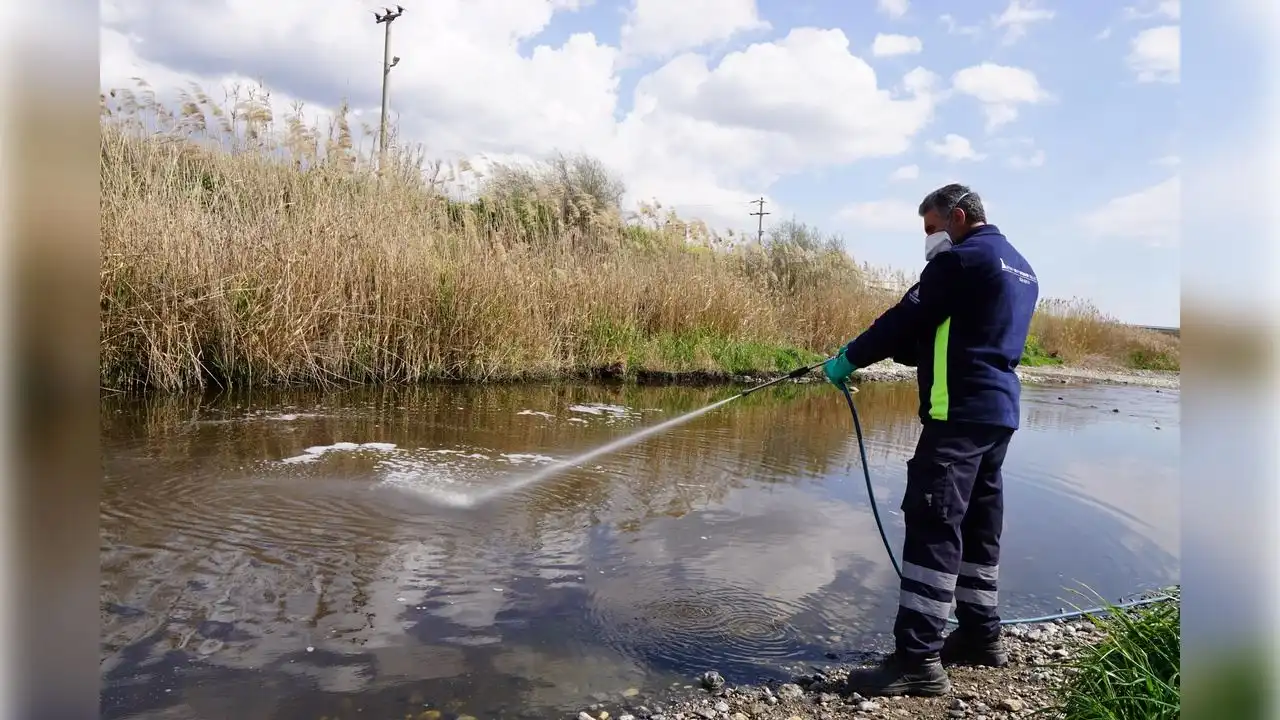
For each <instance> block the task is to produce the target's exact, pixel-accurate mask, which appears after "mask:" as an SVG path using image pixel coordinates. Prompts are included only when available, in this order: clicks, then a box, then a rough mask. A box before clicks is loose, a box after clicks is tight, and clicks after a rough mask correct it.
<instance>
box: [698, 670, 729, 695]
mask: <svg viewBox="0 0 1280 720" xmlns="http://www.w3.org/2000/svg"><path fill="white" fill-rule="evenodd" d="M702 687H704V688H706V689H708V690H719V689H720V688H722V687H724V678H723V677H721V676H720V673H718V672H716V671H715V670H708V671H707V672H704V673H702Z"/></svg>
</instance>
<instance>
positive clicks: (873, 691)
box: [845, 652, 951, 696]
mask: <svg viewBox="0 0 1280 720" xmlns="http://www.w3.org/2000/svg"><path fill="white" fill-rule="evenodd" d="M845 689H846V693H855V692H856V693H858V694H860V695H867V696H875V695H881V696H883V695H926V696H936V695H946V694H947V693H949V692H951V678H949V677H947V671H946V670H943V669H942V662H941V660H940V659H939V657H938V656H937V655H934V656H932V657H929V658H924V659H913V658H907V657H905V656H903V655H902V654H901V653H898V652H895V653H893V654H892V655H889V656H888V657H886V658H885V659H884V660H883V661H882V662H881V663H880V664H879V665H876V666H874V667H870V668H856V669H854V670H852V671H850V672H849V680H848V682H847V684H846V685H845Z"/></svg>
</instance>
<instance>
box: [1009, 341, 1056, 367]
mask: <svg viewBox="0 0 1280 720" xmlns="http://www.w3.org/2000/svg"><path fill="white" fill-rule="evenodd" d="M1019 364H1021V365H1022V366H1023V367H1044V366H1046V365H1061V364H1062V359H1061V358H1059V357H1058V354H1057V353H1055V352H1050V351H1048V350H1046V349H1045V347H1044V345H1042V344H1041V343H1040V338H1038V337H1036V336H1035V335H1028V336H1027V344H1026V345H1025V346H1024V347H1023V348H1022V359H1021V360H1020V361H1019Z"/></svg>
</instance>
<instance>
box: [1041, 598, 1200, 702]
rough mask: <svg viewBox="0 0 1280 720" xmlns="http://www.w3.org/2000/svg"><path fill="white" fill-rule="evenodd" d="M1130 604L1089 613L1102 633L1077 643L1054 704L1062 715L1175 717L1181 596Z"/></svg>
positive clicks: (1177, 692)
mask: <svg viewBox="0 0 1280 720" xmlns="http://www.w3.org/2000/svg"><path fill="white" fill-rule="evenodd" d="M1168 594H1170V595H1172V596H1173V600H1171V601H1168V602H1161V603H1158V604H1155V605H1149V606H1146V607H1142V608H1136V609H1132V610H1118V609H1116V608H1115V606H1114V605H1104V607H1105V608H1106V609H1107V611H1108V614H1107V615H1106V616H1104V617H1101V618H1090V620H1091V622H1093V623H1094V624H1095V625H1096V626H1097V627H1098V628H1099V629H1101V630H1102V631H1103V633H1104V639H1103V640H1102V641H1101V642H1098V643H1090V642H1088V641H1084V642H1082V643H1081V644H1080V645H1079V647H1077V648H1076V654H1075V659H1074V660H1073V661H1072V662H1071V663H1070V667H1071V668H1072V670H1073V673H1072V674H1071V676H1070V678H1069V679H1068V681H1067V682H1066V683H1065V685H1064V686H1063V687H1062V688H1060V690H1059V699H1060V705H1059V706H1058V707H1057V708H1055V710H1056V711H1058V712H1060V713H1061V714H1062V717H1064V718H1065V719H1066V720H1163V719H1166V718H1168V719H1172V718H1177V717H1180V715H1181V707H1182V694H1181V650H1182V641H1181V627H1182V624H1181V602H1180V597H1179V595H1178V593H1177V591H1176V590H1175V591H1170V592H1169V593H1168Z"/></svg>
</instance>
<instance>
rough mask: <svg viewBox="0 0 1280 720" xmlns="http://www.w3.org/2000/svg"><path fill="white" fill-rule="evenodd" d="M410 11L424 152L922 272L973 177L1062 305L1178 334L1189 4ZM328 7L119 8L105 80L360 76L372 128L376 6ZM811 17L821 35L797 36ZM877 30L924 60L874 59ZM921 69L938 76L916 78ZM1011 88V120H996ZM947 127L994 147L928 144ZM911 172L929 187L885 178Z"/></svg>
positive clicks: (437, 1)
mask: <svg viewBox="0 0 1280 720" xmlns="http://www.w3.org/2000/svg"><path fill="white" fill-rule="evenodd" d="M401 2H402V3H403V4H404V5H405V7H406V13H405V15H404V16H403V17H402V18H401V19H400V20H398V21H397V24H396V26H395V29H394V32H395V36H394V38H395V46H394V52H396V54H400V55H403V56H404V60H403V61H402V63H401V65H399V66H398V67H397V69H396V70H395V72H394V74H393V90H392V98H393V110H394V111H395V112H396V113H397V114H398V116H399V117H400V119H401V122H402V127H403V132H404V133H405V135H406V136H407V137H410V138H411V139H413V140H415V141H420V142H424V143H426V144H427V145H428V146H434V147H439V148H441V150H442V151H443V150H448V151H449V152H451V153H453V154H455V155H460V156H468V157H474V156H479V155H486V156H490V157H499V158H504V157H506V158H514V157H536V156H538V155H540V154H543V153H546V152H550V151H552V150H554V149H565V150H584V151H587V152H590V153H592V154H594V155H597V156H599V157H601V158H602V159H603V160H605V161H606V162H607V163H609V164H610V165H611V166H613V167H614V168H616V169H617V171H618V172H619V173H620V174H621V175H622V177H623V178H624V180H626V181H627V182H628V186H629V187H630V188H631V189H632V190H633V191H634V193H635V196H636V197H638V198H642V197H652V196H657V197H658V198H659V199H660V200H662V201H663V202H664V203H665V204H668V205H672V206H675V207H676V208H677V209H678V210H679V211H680V212H681V214H682V215H687V216H699V217H701V218H703V219H705V220H706V221H707V222H709V223H710V224H711V225H713V226H716V227H720V228H724V227H735V228H736V229H741V230H748V229H749V230H754V224H755V220H754V218H752V217H750V216H749V215H748V213H750V212H751V210H752V207H751V206H750V205H749V204H748V201H749V200H751V199H752V198H754V197H756V196H759V195H763V196H765V197H766V198H767V199H768V201H769V203H768V205H767V207H766V209H767V210H770V211H771V212H773V214H772V215H769V216H768V217H767V218H766V222H769V221H777V220H779V219H782V218H786V217H789V216H792V215H794V216H795V217H796V218H797V219H799V220H802V221H804V222H807V223H810V224H812V225H816V226H818V227H820V228H821V229H823V230H826V231H829V232H836V233H839V234H840V235H842V236H843V237H844V238H845V241H846V246H847V248H848V250H849V252H850V253H851V254H852V255H853V256H854V257H855V258H856V259H857V260H859V261H866V262H870V263H871V264H873V265H889V266H893V267H895V268H900V269H905V270H909V271H915V270H918V269H919V267H920V266H921V265H922V262H923V258H922V253H923V248H922V238H923V232H922V231H921V230H920V228H919V222H918V219H917V218H916V216H915V213H914V209H915V206H916V205H917V204H918V202H919V200H920V199H921V198H922V197H923V196H924V195H925V194H926V193H927V192H928V191H929V190H931V189H933V188H934V187H937V186H938V185H940V184H942V183H945V182H950V181H959V182H964V183H966V184H969V185H971V186H972V187H973V188H974V189H975V190H976V191H978V192H979V193H980V194H981V195H982V196H983V197H984V199H986V200H987V201H988V202H989V204H990V206H991V210H990V220H991V221H992V222H994V223H996V224H997V225H999V226H1000V227H1001V228H1002V229H1003V230H1004V231H1005V232H1006V234H1008V235H1009V237H1010V239H1011V240H1012V241H1013V242H1014V243H1015V244H1016V245H1017V246H1019V247H1020V249H1022V251H1023V252H1024V254H1025V255H1026V256H1027V257H1028V259H1029V260H1030V262H1031V263H1032V265H1033V266H1034V267H1035V268H1036V270H1037V273H1038V274H1039V276H1040V278H1041V282H1042V288H1043V293H1044V294H1045V295H1048V296H1053V297H1071V296H1080V297H1086V298H1088V299H1091V300H1092V301H1094V302H1095V303H1096V304H1097V305H1098V306H1099V307H1100V308H1101V309H1102V310H1103V311H1105V312H1108V313H1111V314H1113V315H1116V316H1118V317H1120V318H1121V319H1123V320H1126V321H1130V322H1135V323H1146V324H1156V325H1177V324H1178V311H1179V303H1178V300H1179V298H1178V294H1179V259H1178V258H1179V239H1178V223H1179V207H1178V187H1179V185H1178V184H1177V172H1178V167H1177V164H1176V163H1175V162H1174V161H1175V159H1176V158H1177V157H1178V154H1179V152H1178V145H1179V143H1178V117H1179V115H1178V107H1177V99H1178V91H1179V83H1178V71H1179V67H1178V63H1177V58H1178V45H1177V40H1178V30H1177V24H1178V21H1179V17H1180V8H1179V6H1178V4H1177V3H1176V2H1169V0H1164V1H1163V2H1160V1H1159V0H1142V1H1140V2H1135V3H1132V4H1129V3H1126V2H1119V3H1104V2H1080V1H1079V0H1077V2H1073V3H1067V2H1064V1H1062V0H1056V1H1055V0H1037V1H1036V2H1029V1H1028V0H1013V1H1012V2H1011V1H1010V0H968V1H967V2H966V3H964V4H963V5H964V14H961V13H960V12H959V11H957V10H956V9H955V8H956V7H957V5H958V4H957V3H944V2H942V1H941V0H845V1H843V2H836V1H834V0H831V1H826V2H819V1H818V0H807V1H806V0H793V1H792V2H784V1H780V0H759V1H758V2H753V0H627V1H625V2H621V1H609V0H594V1H591V0H466V1H464V0H431V2H426V1H425V0H401ZM293 4H297V5H298V7H297V8H292V5H293ZM220 5H221V7H219V6H220ZM366 5H367V7H366ZM324 7H325V8H326V10H324V11H323V13H321V12H320V11H319V10H318V9H317V6H314V5H311V4H308V3H304V2H302V1H301V0H296V1H295V0H284V1H283V2H281V3H278V4H277V5H276V6H273V8H274V9H272V10H255V9H253V8H251V7H249V6H248V5H247V4H245V3H239V2H232V1H231V0H225V2H221V3H220V2H217V1H215V0H200V1H197V0H173V2H169V3H165V4H164V6H163V7H162V8H161V7H158V6H156V5H155V4H151V3H143V2H138V1H137V0H105V1H104V4H103V10H104V11H103V21H102V23H103V50H102V53H103V58H102V62H103V71H102V73H103V77H102V82H103V84H104V85H110V86H118V85H121V84H124V81H125V80H126V79H127V78H128V77H130V76H132V75H138V74H141V75H143V76H145V77H148V79H150V80H152V81H153V82H156V83H158V84H170V85H174V84H178V83H180V82H185V81H186V80H188V79H195V80H197V81H198V82H201V84H203V85H206V87H207V86H208V85H209V84H216V83H223V82H227V81H229V80H232V79H235V78H255V79H256V78H260V79H261V80H263V81H264V82H265V83H266V84H267V85H268V86H270V87H271V88H272V90H273V92H274V93H276V94H277V95H278V102H280V103H284V102H286V101H287V100H289V99H293V98H297V99H302V100H304V101H306V103H307V104H308V106H309V107H310V108H312V112H314V113H320V114H323V113H324V112H325V110H326V108H331V107H333V106H335V105H337V103H338V101H339V100H340V99H341V98H342V97H344V96H345V97H351V95H352V93H353V88H358V89H360V92H359V93H357V97H356V98H355V102H356V105H357V108H358V109H360V111H361V112H363V113H368V114H367V115H366V117H373V116H374V114H376V105H377V95H376V89H377V84H376V79H377V71H378V67H377V62H378V59H379V58H380V55H381V40H382V38H381V33H380V32H378V30H379V29H380V28H379V27H376V26H375V25H374V24H373V22H372V15H369V14H368V12H369V10H370V9H372V8H374V7H376V6H375V5H372V4H364V3H360V2H354V1H352V0H338V1H335V2H333V3H331V4H326V5H325V6H324ZM304 9H305V12H303V10H304ZM295 10H296V12H295ZM264 13H271V14H273V15H275V17H276V18H277V19H278V22H276V23H274V25H273V24H272V23H266V22H264V21H265V20H266V19H267V18H266V17H263V15H264ZM948 13H950V14H951V15H953V16H954V17H953V18H951V22H950V23H948V22H947V21H945V20H944V16H945V15H947V14H948ZM1002 17H1004V18H1006V19H1007V18H1014V19H1017V18H1022V20H1023V22H1021V23H1013V24H1010V23H1002V22H1001V21H1000V18H1002ZM179 20H181V22H176V21H179ZM365 20H367V21H368V22H367V23H364V21H365ZM365 25H367V26H368V27H365ZM1162 27H1163V28H1166V29H1165V30H1162V31H1157V30H1156V29H1157V28H1162ZM624 28H626V29H624ZM797 28H811V29H813V31H812V32H808V33H807V34H806V33H805V32H800V33H797V34H795V35H792V36H791V38H790V39H789V38H788V35H789V34H790V33H792V31H794V30H796V29H797ZM1019 28H1020V33H1014V34H1012V35H1011V30H1014V29H1019ZM833 30H835V31H839V33H842V35H841V34H837V33H831V32H825V33H823V32H817V31H833ZM1144 32H1147V36H1146V37H1145V40H1140V39H1139V36H1140V35H1141V34H1142V33H1144ZM882 34H892V35H900V36H906V37H909V38H914V39H915V40H912V41H909V43H908V44H916V43H918V50H919V51H918V52H911V53H908V54H900V55H891V56H877V55H876V53H874V52H873V46H874V45H875V43H876V38H877V35H882ZM845 40H847V43H848V47H847V50H846V49H844V48H842V47H841V43H842V42H843V41H845ZM1171 42H1172V45H1170V43H1171ZM1144 43H1145V44H1144ZM820 45H821V46H822V47H821V48H820V49H815V48H819V46H820ZM1135 48H1138V51H1139V52H1138V54H1139V55H1141V56H1142V57H1143V58H1145V59H1146V61H1147V69H1148V70H1149V71H1150V72H1148V73H1147V75H1146V76H1143V75H1141V74H1140V73H1139V72H1138V71H1137V70H1136V69H1135V68H1134V67H1133V65H1132V63H1131V59H1132V58H1131V55H1133V54H1134V53H1135ZM371 58H372V60H371ZM864 63H865V64H864ZM866 66H869V67H870V69H871V70H872V71H874V76H875V77H874V89H873V88H871V87H870V86H869V85H868V84H867V83H868V80H867V78H866V76H865V75H864V72H865V68H866ZM984 66H985V67H986V70H987V71H983V72H976V71H974V70H973V69H974V68H981V67H984ZM994 66H999V67H998V68H996V69H995V70H992V68H993V67H994ZM919 68H923V69H924V70H927V71H928V74H929V75H930V76H931V77H932V78H933V80H932V83H931V84H929V83H924V84H923V85H921V83H915V84H916V85H921V87H923V86H924V85H927V86H928V88H927V89H917V90H913V89H910V88H908V87H906V85H909V84H910V83H908V78H912V77H915V76H913V75H911V73H913V72H914V73H921V72H923V71H921V70H918V69H919ZM966 68H968V69H970V70H969V71H967V72H970V73H971V75H970V77H969V79H968V81H967V82H964V83H961V82H959V81H958V80H957V79H956V73H957V72H959V71H961V70H964V69H966ZM988 71H989V72H988ZM1001 73H1004V74H1001ZM1009 73H1015V74H1016V75H1011V74H1009ZM1029 77H1030V78H1032V80H1031V81H1030V82H1031V84H1030V85H1027V84H1026V82H1027V78H1029ZM916 79H917V80H918V79H919V78H918V77H916ZM371 81H372V82H371ZM911 87H915V85H912V86H911ZM877 92H888V93H890V95H885V96H878V95H875V93H877ZM888 98H892V100H893V102H888ZM980 99H985V100H986V102H985V103H984V102H982V101H980ZM1002 99H1003V100H1002ZM998 102H1004V105H1005V107H1006V108H1009V107H1012V108H1014V109H1016V117H1012V118H1008V117H1006V118H1005V120H1006V121H1005V122H1003V123H1001V124H999V125H998V126H997V127H994V128H991V127H988V124H987V120H988V117H989V115H988V111H989V110H990V109H991V106H992V104H993V103H998ZM949 134H954V135H957V136H960V137H962V138H964V139H966V140H967V141H968V142H969V144H970V146H971V147H972V149H973V151H974V152H975V153H976V154H978V155H980V156H981V157H980V158H974V159H955V158H954V157H953V158H948V157H946V156H944V155H940V154H938V153H936V152H934V151H932V150H931V149H930V144H931V143H938V142H940V141H942V140H943V139H944V137H946V136H947V135H949ZM1032 158H1038V159H1039V160H1040V161H1041V162H1040V163H1031V164H1028V163H1026V162H1025V161H1026V160H1029V159H1032ZM1015 159H1021V160H1023V161H1024V162H1023V163H1022V164H1021V165H1016V164H1015V163H1014V162H1013V161H1014V160H1015ZM906 166H915V167H916V168H917V176H916V177H914V178H910V179H899V180H893V179H891V175H892V174H893V173H894V172H895V171H896V170H898V169H899V168H903V167H906ZM1125 197H1128V200H1125V201H1123V202H1120V203H1119V204H1114V202H1115V201H1116V200H1117V199H1118V198H1125ZM1109 204H1110V205H1109ZM1107 208H1110V209H1107Z"/></svg>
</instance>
